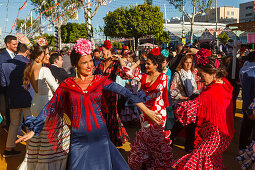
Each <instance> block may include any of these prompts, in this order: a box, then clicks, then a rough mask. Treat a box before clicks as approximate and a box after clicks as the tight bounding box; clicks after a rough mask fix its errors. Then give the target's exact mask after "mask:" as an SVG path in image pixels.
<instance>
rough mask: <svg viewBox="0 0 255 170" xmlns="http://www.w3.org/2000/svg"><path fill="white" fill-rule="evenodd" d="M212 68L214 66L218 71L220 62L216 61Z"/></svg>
mask: <svg viewBox="0 0 255 170" xmlns="http://www.w3.org/2000/svg"><path fill="white" fill-rule="evenodd" d="M214 66H215V68H216V69H218V68H219V66H220V61H219V60H217V59H216V60H215V63H214Z"/></svg>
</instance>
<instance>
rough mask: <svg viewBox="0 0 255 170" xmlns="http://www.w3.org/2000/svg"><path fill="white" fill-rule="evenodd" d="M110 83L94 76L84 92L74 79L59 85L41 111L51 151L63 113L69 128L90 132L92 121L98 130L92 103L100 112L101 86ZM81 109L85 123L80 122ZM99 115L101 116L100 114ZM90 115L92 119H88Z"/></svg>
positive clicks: (54, 145)
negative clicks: (68, 120)
mask: <svg viewBox="0 0 255 170" xmlns="http://www.w3.org/2000/svg"><path fill="white" fill-rule="evenodd" d="M111 83H112V81H110V80H108V77H104V76H101V75H96V76H95V77H94V79H93V80H92V82H91V84H90V85H89V86H88V88H87V89H86V91H83V90H82V89H81V88H80V87H79V86H78V84H76V82H75V80H74V78H68V79H66V80H64V81H63V83H61V84H60V86H59V88H58V89H57V90H56V92H55V94H54V96H53V97H52V99H51V100H50V101H49V103H48V104H47V105H46V106H45V107H44V109H43V110H42V112H43V113H44V116H45V117H48V120H47V121H46V122H45V126H46V129H47V131H48V132H49V135H48V140H49V143H50V144H52V145H53V149H54V148H56V147H57V143H58V141H57V139H56V137H57V135H58V127H61V124H62V123H63V121H61V119H62V117H63V113H66V114H67V115H68V117H69V118H70V119H71V121H72V124H71V126H72V127H74V128H76V129H77V128H79V127H80V126H82V127H84V129H87V130H88V131H92V125H91V119H93V120H94V122H95V125H96V128H98V129H99V128H100V127H99V124H98V121H97V118H96V115H95V113H94V109H93V107H92V103H93V104H94V105H95V106H96V107H97V109H98V111H99V112H100V109H99V107H100V106H98V103H99V102H98V101H99V100H101V97H102V89H103V86H106V85H109V84H111ZM91 92H93V93H91ZM82 108H84V110H85V117H86V120H85V121H86V122H80V120H81V113H82ZM100 114H101V116H102V113H101V112H100ZM91 115H92V118H90V117H91ZM80 123H81V124H80ZM60 130H61V129H60Z"/></svg>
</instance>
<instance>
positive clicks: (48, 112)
mask: <svg viewBox="0 0 255 170" xmlns="http://www.w3.org/2000/svg"><path fill="white" fill-rule="evenodd" d="M62 102H63V92H62V90H61V89H60V88H58V89H57V91H56V92H55V94H54V96H53V97H52V99H51V100H50V101H49V102H48V103H47V104H46V105H45V106H44V107H43V109H42V111H41V112H40V114H39V115H38V116H37V117H33V116H28V117H27V119H26V121H25V125H26V126H27V127H28V129H29V130H32V131H33V132H34V133H35V135H36V136H39V134H40V132H41V131H42V129H43V126H44V124H45V120H46V119H47V118H48V117H49V116H52V117H53V116H60V114H62V113H63V112H61V113H60V112H59V110H62V111H63V104H62Z"/></svg>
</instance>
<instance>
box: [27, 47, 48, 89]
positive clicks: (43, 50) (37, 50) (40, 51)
mask: <svg viewBox="0 0 255 170" xmlns="http://www.w3.org/2000/svg"><path fill="white" fill-rule="evenodd" d="M29 58H30V60H29V63H28V64H27V66H26V68H25V70H24V76H23V85H24V88H25V89H29V87H30V77H31V70H32V65H33V63H43V64H48V63H49V49H48V47H46V46H44V47H42V46H40V45H39V44H38V43H36V44H34V45H33V47H32V49H31V54H30V56H29Z"/></svg>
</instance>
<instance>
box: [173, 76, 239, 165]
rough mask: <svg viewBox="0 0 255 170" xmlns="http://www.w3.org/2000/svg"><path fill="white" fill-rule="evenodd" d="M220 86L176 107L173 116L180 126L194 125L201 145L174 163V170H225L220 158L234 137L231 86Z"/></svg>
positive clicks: (213, 86) (210, 88) (225, 83)
mask: <svg viewBox="0 0 255 170" xmlns="http://www.w3.org/2000/svg"><path fill="white" fill-rule="evenodd" d="M222 80H223V82H224V83H223V84H221V83H213V84H211V85H209V86H208V87H207V88H205V90H204V91H203V92H202V93H201V94H200V95H199V96H198V97H197V98H196V99H194V100H189V101H185V102H181V103H179V104H178V107H177V109H176V112H175V115H176V116H177V118H178V119H179V121H180V122H181V123H182V124H183V125H187V124H190V123H195V122H196V120H197V119H198V120H199V121H200V122H201V126H199V127H198V128H199V129H198V133H199V136H200V137H201V141H200V142H199V143H198V145H197V146H196V148H195V149H194V150H193V151H192V152H191V153H189V154H186V155H185V156H183V157H181V158H180V159H177V160H175V161H174V162H173V164H172V167H173V168H175V169H177V170H206V169H208V170H212V169H215V170H216V169H217V170H221V169H226V168H225V166H224V164H223V158H222V154H223V152H224V151H225V150H226V149H227V148H228V146H229V144H230V141H231V139H232V138H233V134H234V119H233V109H232V108H233V103H232V102H233V101H232V89H233V88H232V86H231V85H230V83H229V82H228V80H227V79H225V78H223V79H222Z"/></svg>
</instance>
